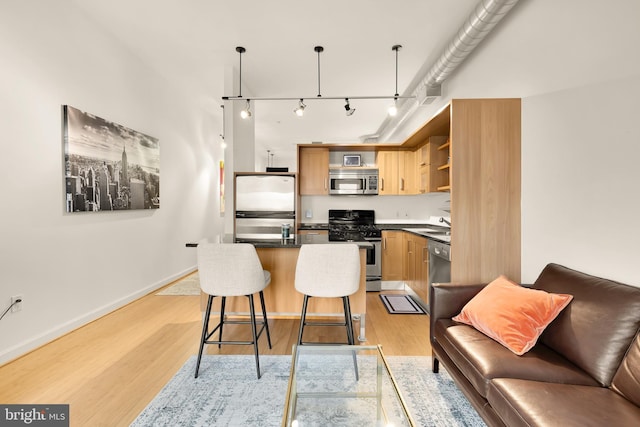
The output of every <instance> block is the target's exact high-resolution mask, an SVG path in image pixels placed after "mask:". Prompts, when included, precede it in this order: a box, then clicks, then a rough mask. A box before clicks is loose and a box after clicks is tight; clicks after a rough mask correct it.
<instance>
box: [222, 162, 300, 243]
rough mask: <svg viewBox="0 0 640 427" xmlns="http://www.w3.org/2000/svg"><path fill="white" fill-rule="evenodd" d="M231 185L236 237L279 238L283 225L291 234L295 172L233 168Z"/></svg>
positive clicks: (293, 231) (294, 198)
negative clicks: (234, 171)
mask: <svg viewBox="0 0 640 427" xmlns="http://www.w3.org/2000/svg"><path fill="white" fill-rule="evenodd" d="M234 189H235V194H234V196H235V197H234V207H235V218H234V219H235V239H236V241H256V240H276V239H281V238H282V236H283V234H284V232H285V231H284V230H285V229H286V230H287V234H290V235H293V234H295V221H296V183H295V174H293V173H242V172H237V173H236V174H235V186H234ZM287 225H288V226H287Z"/></svg>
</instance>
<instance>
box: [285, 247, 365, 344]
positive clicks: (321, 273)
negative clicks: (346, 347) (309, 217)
mask: <svg viewBox="0 0 640 427" xmlns="http://www.w3.org/2000/svg"><path fill="white" fill-rule="evenodd" d="M359 287H360V251H359V249H358V245H356V244H352V243H336V244H317V245H314V244H310V245H302V246H301V247H300V253H299V255H298V262H297V264H296V275H295V288H296V290H297V291H298V292H300V293H302V294H303V295H304V300H303V303H302V314H301V316H300V330H299V332H298V345H303V344H308V343H309V342H303V341H302V335H303V333H304V327H305V326H307V325H313V326H344V327H346V331H347V342H346V343H327V344H350V345H353V344H354V341H355V340H354V334H353V324H352V322H351V306H350V304H349V295H352V294H354V293H356V292H357V291H358V288H359ZM311 297H314V298H342V305H343V308H344V322H338V323H336V322H329V323H327V322H308V321H307V305H308V302H309V298H311Z"/></svg>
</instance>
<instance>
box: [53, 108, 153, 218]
mask: <svg viewBox="0 0 640 427" xmlns="http://www.w3.org/2000/svg"><path fill="white" fill-rule="evenodd" d="M63 116H64V117H63V119H64V120H63V125H64V158H65V186H66V191H65V193H66V194H65V204H66V211H67V212H99V211H117V210H133V209H158V208H159V207H160V144H159V142H158V139H157V138H154V137H152V136H149V135H145V134H144V133H141V132H137V131H135V130H132V129H129V128H127V127H125V126H122V125H119V124H117V123H114V122H111V121H108V120H105V119H103V118H101V117H98V116H96V115H93V114H90V113H86V112H84V111H81V110H79V109H77V108H74V107H71V106H69V105H64V106H63Z"/></svg>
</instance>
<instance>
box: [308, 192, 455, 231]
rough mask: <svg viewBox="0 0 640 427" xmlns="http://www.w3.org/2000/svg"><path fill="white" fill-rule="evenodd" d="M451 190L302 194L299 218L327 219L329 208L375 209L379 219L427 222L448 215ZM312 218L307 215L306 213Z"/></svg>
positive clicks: (309, 221)
mask: <svg viewBox="0 0 640 427" xmlns="http://www.w3.org/2000/svg"><path fill="white" fill-rule="evenodd" d="M449 199H450V198H449V193H429V194H418V195H413V196H303V197H302V198H301V200H300V205H301V206H302V210H301V212H300V221H301V222H304V223H314V222H319V223H326V222H327V221H328V219H329V209H373V210H375V211H376V222H377V223H387V224H392V223H403V224H411V223H415V222H425V221H427V220H428V219H429V217H430V216H445V217H447V218H448V217H449V212H447V210H448V209H449V207H450V200H449ZM308 212H310V213H311V218H307V217H306V215H307V213H308Z"/></svg>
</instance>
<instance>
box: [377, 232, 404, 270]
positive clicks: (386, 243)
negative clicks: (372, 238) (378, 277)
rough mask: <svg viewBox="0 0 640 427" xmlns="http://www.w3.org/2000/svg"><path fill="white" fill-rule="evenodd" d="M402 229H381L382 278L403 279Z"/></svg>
mask: <svg viewBox="0 0 640 427" xmlns="http://www.w3.org/2000/svg"><path fill="white" fill-rule="evenodd" d="M404 234H405V232H404V231H396V230H383V231H382V245H381V246H382V280H393V281H398V280H403V279H404V277H403V276H404V274H403V273H404V271H403V270H404V262H403V260H404V250H403V235H404Z"/></svg>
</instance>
